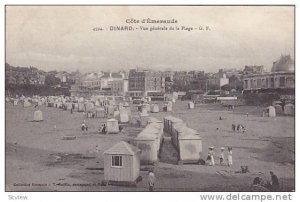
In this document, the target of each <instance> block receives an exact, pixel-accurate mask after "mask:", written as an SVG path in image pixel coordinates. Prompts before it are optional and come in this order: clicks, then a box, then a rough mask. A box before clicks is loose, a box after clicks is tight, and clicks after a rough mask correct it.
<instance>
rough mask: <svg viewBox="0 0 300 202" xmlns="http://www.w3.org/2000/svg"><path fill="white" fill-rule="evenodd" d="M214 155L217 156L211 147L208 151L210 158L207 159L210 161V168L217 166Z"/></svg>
mask: <svg viewBox="0 0 300 202" xmlns="http://www.w3.org/2000/svg"><path fill="white" fill-rule="evenodd" d="M214 155H215V152H214V147H210V148H209V151H208V157H207V159H208V160H209V165H210V166H214V165H215V159H214Z"/></svg>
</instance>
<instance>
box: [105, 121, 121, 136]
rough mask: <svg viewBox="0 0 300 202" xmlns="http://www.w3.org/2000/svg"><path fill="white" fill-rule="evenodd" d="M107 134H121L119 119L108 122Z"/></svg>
mask: <svg viewBox="0 0 300 202" xmlns="http://www.w3.org/2000/svg"><path fill="white" fill-rule="evenodd" d="M106 127H107V133H108V134H112V133H119V124H118V120H117V119H108V120H107V122H106Z"/></svg>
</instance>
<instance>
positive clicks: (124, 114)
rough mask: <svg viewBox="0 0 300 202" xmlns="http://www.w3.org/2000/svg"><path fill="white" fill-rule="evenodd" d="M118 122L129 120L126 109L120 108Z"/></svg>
mask: <svg viewBox="0 0 300 202" xmlns="http://www.w3.org/2000/svg"><path fill="white" fill-rule="evenodd" d="M120 122H121V123H128V122H129V114H128V112H127V110H126V109H120Z"/></svg>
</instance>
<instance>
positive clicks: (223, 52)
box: [6, 6, 294, 72]
mask: <svg viewBox="0 0 300 202" xmlns="http://www.w3.org/2000/svg"><path fill="white" fill-rule="evenodd" d="M148 18H150V19H153V20H169V19H170V20H171V19H175V20H177V23H172V24H163V23H158V24H157V23H154V24H153V23H141V20H143V19H148ZM127 19H135V20H140V22H139V23H126V20H127ZM110 26H133V28H134V31H110V30H109V29H110ZM140 26H144V27H148V28H150V27H152V26H154V27H157V26H159V27H163V26H166V27H167V28H169V27H170V26H177V27H178V28H179V29H180V30H177V31H173V30H168V31H151V32H150V31H141V30H140ZM181 26H185V27H193V28H198V27H200V26H202V27H204V28H206V27H207V26H208V27H209V30H208V31H199V30H193V31H187V30H181ZM95 27H101V28H103V29H104V30H103V31H93V28H95ZM281 54H290V55H291V56H292V57H293V58H294V7H292V6H6V62H7V63H9V64H10V65H13V66H23V67H24V66H34V67H37V68H39V69H42V70H44V71H50V70H58V71H61V70H64V71H76V70H79V71H80V72H90V71H119V70H126V69H130V68H135V67H142V68H149V69H154V70H165V69H172V70H204V71H205V72H217V71H218V69H220V68H227V69H230V68H237V69H243V68H244V66H245V65H264V66H265V68H266V69H267V70H270V69H271V66H272V63H273V62H274V61H276V60H278V59H279V57H280V56H281Z"/></svg>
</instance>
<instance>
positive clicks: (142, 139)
mask: <svg viewBox="0 0 300 202" xmlns="http://www.w3.org/2000/svg"><path fill="white" fill-rule="evenodd" d="M156 139H157V137H156V136H155V135H153V134H150V133H146V132H143V131H142V132H141V133H140V134H139V135H138V136H137V137H136V138H134V142H135V145H136V146H137V147H138V148H139V149H140V150H141V155H140V161H141V164H153V163H155V162H157V161H158V152H157V140H156Z"/></svg>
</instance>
